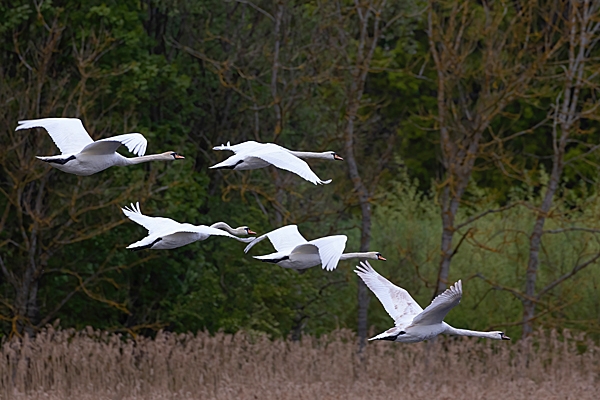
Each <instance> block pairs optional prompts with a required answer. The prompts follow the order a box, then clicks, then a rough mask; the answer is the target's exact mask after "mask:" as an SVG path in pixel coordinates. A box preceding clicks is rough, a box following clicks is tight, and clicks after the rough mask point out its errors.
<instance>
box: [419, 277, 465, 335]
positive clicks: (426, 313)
mask: <svg viewBox="0 0 600 400" xmlns="http://www.w3.org/2000/svg"><path fill="white" fill-rule="evenodd" d="M461 297H462V282H461V281H460V280H459V281H458V282H456V283H455V284H454V286H450V287H449V288H448V289H446V290H445V291H444V292H443V293H442V294H440V295H439V296H437V297H436V298H435V299H433V301H432V302H431V304H430V305H428V306H427V307H426V308H425V309H424V310H423V312H421V313H420V314H419V315H417V316H416V317H415V319H414V320H413V325H433V324H440V323H442V321H443V320H444V318H446V314H448V312H449V311H450V310H451V309H452V308H454V307H456V306H457V305H458V303H460V299H461Z"/></svg>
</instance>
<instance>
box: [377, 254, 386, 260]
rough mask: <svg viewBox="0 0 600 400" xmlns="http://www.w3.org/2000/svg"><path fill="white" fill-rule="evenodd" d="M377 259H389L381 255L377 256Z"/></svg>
mask: <svg viewBox="0 0 600 400" xmlns="http://www.w3.org/2000/svg"><path fill="white" fill-rule="evenodd" d="M377 259H378V260H381V261H387V260H386V259H385V258H383V256H381V255H379V256H377Z"/></svg>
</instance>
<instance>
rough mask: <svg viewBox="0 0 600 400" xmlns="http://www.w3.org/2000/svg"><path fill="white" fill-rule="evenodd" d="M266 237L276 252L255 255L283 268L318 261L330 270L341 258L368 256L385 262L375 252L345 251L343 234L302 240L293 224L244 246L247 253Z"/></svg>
mask: <svg viewBox="0 0 600 400" xmlns="http://www.w3.org/2000/svg"><path fill="white" fill-rule="evenodd" d="M265 238H268V239H269V240H270V241H271V243H272V244H273V247H275V250H277V252H276V253H272V254H267V255H265V256H254V258H256V259H257V260H261V261H263V262H270V263H274V264H277V265H279V266H280V267H283V268H291V269H295V270H298V271H299V270H303V269H307V268H311V267H314V266H316V265H319V264H321V265H322V267H323V269H325V270H327V271H333V270H334V269H335V268H336V267H337V264H338V261H340V260H348V259H350V258H369V259H373V260H382V261H385V258H383V257H382V256H381V254H380V253H378V252H376V251H370V252H366V253H345V254H342V252H343V251H344V248H345V247H346V240H347V237H346V236H345V235H336V236H326V237H322V238H319V239H315V240H311V241H310V242H309V241H307V240H306V239H304V237H302V235H301V234H300V232H298V227H297V226H296V225H287V226H283V227H281V228H279V229H275V230H274V231H271V232H269V233H265V234H264V235H262V236H259V237H257V238H256V239H254V240H253V241H252V242H251V243H250V244H249V245H248V246H246V248H245V249H244V253H247V252H248V251H249V250H250V249H251V248H252V247H253V246H254V245H255V244H256V243H258V242H260V241H262V240H264V239H265Z"/></svg>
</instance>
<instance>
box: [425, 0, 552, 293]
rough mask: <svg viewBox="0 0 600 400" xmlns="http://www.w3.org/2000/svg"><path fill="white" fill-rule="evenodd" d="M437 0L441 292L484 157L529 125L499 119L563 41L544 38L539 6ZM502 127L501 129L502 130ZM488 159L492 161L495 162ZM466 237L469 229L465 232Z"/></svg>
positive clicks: (433, 28)
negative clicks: (511, 127) (461, 212)
mask: <svg viewBox="0 0 600 400" xmlns="http://www.w3.org/2000/svg"><path fill="white" fill-rule="evenodd" d="M479 3H480V2H474V1H471V0H464V1H451V2H447V1H430V3H429V9H428V22H427V27H428V28H427V35H428V39H429V52H430V55H431V58H432V60H433V66H434V71H435V76H436V81H437V110H436V111H437V113H436V114H435V116H434V117H433V119H434V121H435V128H436V129H437V130H439V143H440V150H441V165H442V173H441V178H440V179H439V181H438V182H437V190H438V201H439V205H440V212H441V213H440V214H441V218H442V235H441V248H440V264H439V269H438V277H437V283H436V288H435V292H434V297H435V296H437V295H438V294H439V293H441V292H442V291H444V290H445V289H446V286H447V283H448V282H447V280H448V275H449V271H450V263H451V261H452V257H453V256H454V255H455V254H456V252H457V251H458V248H459V246H460V244H461V243H462V240H460V241H459V242H458V244H456V245H454V237H455V233H456V232H457V230H459V229H460V228H463V227H465V226H467V225H468V224H469V223H471V222H473V221H474V220H476V219H478V217H472V218H470V219H469V220H467V221H465V222H464V223H457V221H456V216H457V212H458V209H459V207H460V205H461V203H462V201H463V197H464V195H465V191H466V189H467V186H468V185H469V181H470V179H471V176H472V174H473V171H474V168H475V167H476V165H477V164H476V162H477V160H478V159H481V157H482V156H483V155H484V154H485V153H486V152H488V151H489V148H490V147H492V146H496V145H499V144H500V145H502V144H504V143H506V142H507V141H509V140H512V139H514V138H515V137H518V136H521V135H523V134H524V133H526V132H529V130H526V131H522V132H518V133H513V134H512V135H503V134H502V132H506V130H501V129H497V128H496V129H494V126H493V124H494V123H497V122H498V119H499V118H501V117H506V115H503V112H504V111H505V110H506V108H507V106H508V105H510V104H511V103H512V102H514V101H515V100H517V99H519V98H522V97H523V96H525V95H526V94H527V88H528V87H529V86H530V83H531V81H532V79H533V78H534V77H535V76H536V74H538V72H539V71H540V68H542V67H543V66H544V65H545V63H546V61H547V60H548V58H549V57H550V56H551V55H552V54H553V53H554V51H555V50H556V47H553V46H549V47H546V46H545V43H542V42H539V41H537V40H536V38H538V37H539V34H540V32H539V31H540V30H543V29H547V28H545V27H544V26H543V25H542V26H541V27H540V25H538V24H537V22H538V21H537V19H536V18H535V15H536V13H537V12H538V5H537V4H535V3H532V2H528V3H526V4H522V5H521V6H517V7H515V5H514V4H513V3H511V4H508V2H504V1H486V2H483V3H481V4H479ZM495 131H496V133H495ZM488 165H489V164H488ZM463 239H464V236H463Z"/></svg>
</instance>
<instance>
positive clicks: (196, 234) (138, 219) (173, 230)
mask: <svg viewBox="0 0 600 400" xmlns="http://www.w3.org/2000/svg"><path fill="white" fill-rule="evenodd" d="M121 210H123V213H124V214H125V215H126V216H127V218H129V219H130V220H132V221H133V222H135V223H137V224H140V225H142V226H143V227H144V228H146V229H147V230H148V236H146V237H145V238H143V239H142V240H140V241H137V242H135V243H132V244H130V245H129V246H127V248H128V249H131V250H143V249H155V250H164V249H175V248H177V247H181V246H185V245H186V244H190V243H192V242H196V241H198V240H206V239H208V237H209V236H211V235H215V236H227V237H229V238H232V239H236V240H239V241H240V242H244V243H249V242H251V241H252V240H254V239H255V238H239V237H237V236H234V235H256V232H254V231H251V230H250V229H249V228H248V227H247V226H240V227H239V228H235V229H233V228H232V227H230V226H229V225H227V224H226V223H225V222H217V223H215V224H212V225H211V226H206V225H192V224H180V223H179V222H177V221H173V220H172V219H170V218H161V217H149V216H147V215H144V214H142V211H141V210H140V203H139V202H138V203H136V204H135V205H134V204H133V203H132V204H131V206H130V208H127V207H125V208H122V209H121Z"/></svg>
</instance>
